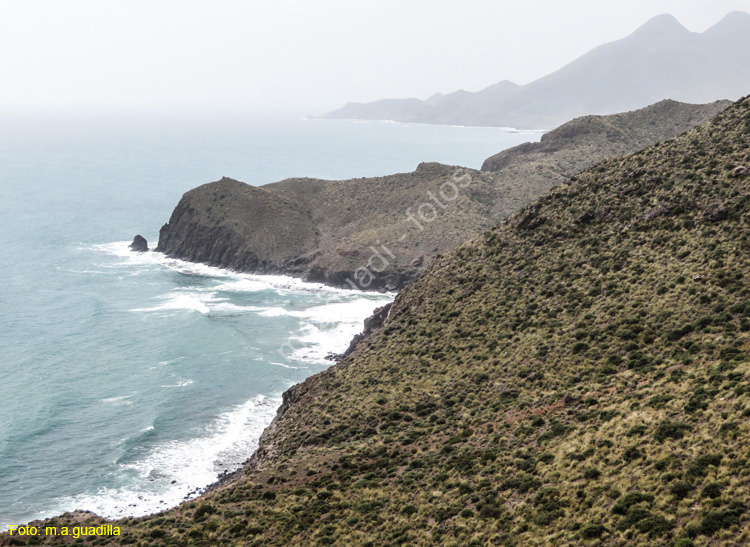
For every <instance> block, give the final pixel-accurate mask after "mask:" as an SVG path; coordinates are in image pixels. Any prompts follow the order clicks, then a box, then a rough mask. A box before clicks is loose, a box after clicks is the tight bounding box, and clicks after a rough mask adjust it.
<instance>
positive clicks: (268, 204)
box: [156, 101, 731, 290]
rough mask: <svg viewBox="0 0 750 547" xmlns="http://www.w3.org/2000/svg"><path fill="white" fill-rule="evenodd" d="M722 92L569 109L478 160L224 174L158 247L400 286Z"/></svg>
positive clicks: (335, 279)
mask: <svg viewBox="0 0 750 547" xmlns="http://www.w3.org/2000/svg"><path fill="white" fill-rule="evenodd" d="M729 104H731V103H729V102H726V101H724V102H717V103H713V104H710V105H688V104H683V103H677V102H674V101H663V102H661V103H658V104H656V105H653V106H650V107H648V108H645V109H642V110H639V111H635V112H628V113H623V114H617V115H613V116H586V117H583V118H579V119H575V120H573V121H571V122H569V123H566V124H564V125H562V126H561V127H559V128H557V129H555V130H554V131H551V132H550V133H548V134H546V135H544V137H543V138H542V142H541V143H538V144H537V143H528V144H524V145H521V146H519V147H515V148H512V149H510V150H506V151H504V152H501V153H499V154H497V155H495V156H493V157H491V158H489V159H488V160H487V161H486V162H485V163H484V166H483V167H482V171H477V170H473V169H467V168H460V167H455V166H447V165H440V164H437V163H424V164H421V165H420V166H419V167H418V168H417V169H416V170H415V171H414V172H412V173H401V174H396V175H389V176H385V177H374V178H359V179H351V180H343V181H326V180H318V179H309V178H297V179H288V180H284V181H281V182H277V183H274V184H267V185H265V186H261V187H255V186H250V185H248V184H244V183H242V182H239V181H237V180H233V179H230V178H226V177H225V178H223V179H221V180H219V181H217V182H213V183H210V184H205V185H203V186H199V187H198V188H195V189H193V190H190V191H189V192H187V193H186V194H185V195H184V196H183V197H182V199H181V200H180V202H179V203H178V205H177V207H176V208H175V210H174V212H173V213H172V216H171V218H170V220H169V223H167V224H166V225H164V227H163V228H162V229H161V232H160V234H159V244H158V247H157V248H156V250H157V251H161V252H164V253H166V254H168V255H170V256H173V257H175V258H181V259H185V260H190V261H195V262H203V263H206V264H210V265H214V266H220V267H224V268H231V269H234V270H238V271H243V272H255V273H281V274H286V275H293V276H298V277H302V278H304V279H306V280H309V281H316V282H322V283H326V284H329V285H333V286H337V287H345V288H352V289H366V290H399V289H401V288H403V287H404V286H406V285H408V284H409V283H411V282H413V281H414V280H415V279H416V278H417V277H418V276H419V275H421V274H422V272H424V271H425V269H427V268H428V267H429V266H430V265H431V264H432V262H433V261H434V260H435V257H437V256H439V255H442V254H445V253H447V252H449V251H450V250H452V249H453V248H455V247H456V246H458V245H459V244H461V243H463V242H464V241H467V240H470V239H473V238H476V237H478V236H479V235H481V234H482V233H483V232H484V231H485V230H487V229H489V228H490V227H492V226H493V225H495V224H496V223H497V222H498V221H499V220H501V219H503V218H505V217H507V216H508V215H510V214H512V213H514V212H515V211H517V210H519V209H520V208H522V207H523V206H525V205H527V204H528V203H531V202H532V201H534V200H535V199H537V198H538V197H539V196H541V195H543V194H544V193H546V192H547V191H549V190H550V189H551V188H553V187H554V186H555V185H557V184H559V183H561V182H563V181H564V180H566V178H568V177H570V176H572V175H573V174H575V173H577V172H578V171H580V170H582V169H584V168H586V167H588V166H590V165H592V164H594V163H596V162H598V161H601V160H603V159H604V158H606V157H610V156H612V155H617V154H623V153H629V152H635V151H637V150H640V149H642V148H644V147H646V146H649V145H651V144H654V143H656V142H660V141H663V140H666V139H669V138H672V137H674V136H676V135H678V134H680V133H682V132H684V131H686V130H688V129H690V128H691V127H694V126H695V125H698V124H701V123H705V122H706V121H708V120H709V119H711V118H712V117H713V116H715V115H716V114H718V113H719V112H721V111H722V110H723V109H725V108H726V107H727V106H728V105H729Z"/></svg>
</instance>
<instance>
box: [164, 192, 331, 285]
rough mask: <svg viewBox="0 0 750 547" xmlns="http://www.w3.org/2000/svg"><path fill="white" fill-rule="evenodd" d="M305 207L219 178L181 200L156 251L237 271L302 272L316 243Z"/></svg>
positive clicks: (270, 193)
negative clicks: (308, 254) (307, 254)
mask: <svg viewBox="0 0 750 547" xmlns="http://www.w3.org/2000/svg"><path fill="white" fill-rule="evenodd" d="M306 205H307V204H306V203H304V202H296V201H293V200H289V199H287V198H285V197H283V196H280V195H277V194H275V193H273V192H270V191H268V190H267V189H265V188H257V187H254V186H250V185H247V184H244V183H242V182H239V181H236V180H233V179H230V178H226V177H225V178H222V179H221V180H220V181H217V182H215V183H211V184H204V185H203V186H199V187H198V188H195V189H193V190H191V191H190V192H187V193H186V194H185V195H184V196H183V197H182V199H181V200H180V202H179V203H178V204H177V207H176V208H175V210H174V211H173V213H172V216H171V218H170V219H169V223H167V224H165V225H164V226H163V227H162V228H161V231H160V232H159V245H158V247H157V248H156V250H157V251H160V252H164V253H167V254H169V255H170V256H173V257H175V258H181V259H184V260H190V261H194V262H204V263H206V264H210V265H215V266H221V267H225V268H232V269H235V270H239V271H253V272H259V273H277V272H289V273H302V272H303V271H304V264H305V262H306V260H307V257H306V256H305V254H306V252H307V251H308V250H309V249H313V248H314V247H315V244H316V242H317V241H318V237H317V234H316V230H315V227H314V225H313V222H312V219H311V216H310V210H309V208H308V207H307V206H306Z"/></svg>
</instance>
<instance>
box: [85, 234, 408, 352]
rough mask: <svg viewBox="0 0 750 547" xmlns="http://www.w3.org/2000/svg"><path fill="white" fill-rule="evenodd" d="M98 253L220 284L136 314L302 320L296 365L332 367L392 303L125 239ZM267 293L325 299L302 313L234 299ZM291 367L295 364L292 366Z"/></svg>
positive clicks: (184, 291)
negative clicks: (173, 254) (145, 248)
mask: <svg viewBox="0 0 750 547" xmlns="http://www.w3.org/2000/svg"><path fill="white" fill-rule="evenodd" d="M96 249H97V250H99V251H102V252H105V253H108V254H111V255H115V256H117V257H120V258H122V259H123V263H124V264H126V265H127V266H128V267H132V266H134V265H137V266H140V267H149V268H153V267H158V268H163V267H166V268H169V269H172V270H176V271H179V272H181V273H184V274H186V275H197V276H204V277H207V278H211V279H213V280H215V284H214V285H210V286H206V285H201V286H195V287H188V288H186V287H180V288H179V289H175V290H173V291H172V292H170V293H169V294H167V295H164V296H162V297H159V300H160V302H159V303H158V304H157V305H155V306H151V307H145V308H136V309H133V310H132V311H134V312H145V313H158V314H159V315H160V316H161V317H168V316H171V315H174V314H175V313H179V312H186V311H187V312H196V313H201V314H203V315H207V316H226V315H239V314H245V313H250V314H256V315H258V316H261V317H269V318H271V317H284V316H290V317H296V318H298V319H299V320H300V322H301V326H300V329H299V330H298V331H297V332H295V333H292V334H291V336H290V339H289V342H290V344H291V345H292V347H293V348H294V350H293V351H292V352H291V353H287V354H286V357H287V358H288V359H290V360H292V361H294V360H297V361H305V362H314V363H317V364H330V362H329V361H326V360H325V358H326V356H327V355H329V354H331V353H341V352H343V351H344V350H345V349H346V348H347V347H348V345H349V342H350V341H351V339H352V337H353V336H354V335H355V334H358V333H359V332H361V331H362V325H363V321H364V319H365V318H366V317H368V316H369V315H370V314H371V313H372V311H373V310H374V309H375V308H377V307H378V306H382V305H384V304H386V303H387V302H390V301H392V300H393V295H392V294H381V293H355V292H352V291H351V290H347V289H337V288H333V287H328V286H326V285H322V284H320V283H307V282H304V281H301V280H299V279H296V278H293V277H288V276H282V275H254V274H243V273H237V272H233V271H230V270H225V269H222V268H215V267H213V266H206V265H205V264H198V263H193V262H186V261H183V260H177V259H173V258H169V257H167V256H165V255H164V254H162V253H157V252H154V251H150V252H147V253H135V252H132V251H131V250H130V249H129V248H128V242H126V241H120V242H115V243H108V244H104V245H98V246H96ZM267 290H272V291H274V292H276V293H277V294H279V295H283V296H290V297H293V296H294V295H295V294H300V293H314V294H316V295H318V296H317V297H318V298H319V297H322V299H321V300H322V301H321V303H320V304H309V303H308V304H306V306H305V307H303V308H302V309H299V308H294V307H293V306H286V307H285V306H279V305H278V304H276V305H271V306H267V307H263V306H258V305H248V306H243V305H239V304H237V303H236V302H232V301H230V299H232V298H235V297H236V295H241V294H243V293H245V294H252V293H257V292H260V291H267ZM287 365H290V366H294V364H293V363H287Z"/></svg>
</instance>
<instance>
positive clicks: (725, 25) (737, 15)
mask: <svg viewBox="0 0 750 547" xmlns="http://www.w3.org/2000/svg"><path fill="white" fill-rule="evenodd" d="M726 32H730V33H736V32H747V33H750V13H747V12H745V11H732V12H730V13H728V14H727V15H726V16H725V17H724V18H723V19H722V20H721V21H719V22H718V23H716V24H715V25H714V26H712V27H710V28H709V29H708V30H707V31H706V32H705V33H704V34H707V35H711V34H717V35H718V34H722V33H726Z"/></svg>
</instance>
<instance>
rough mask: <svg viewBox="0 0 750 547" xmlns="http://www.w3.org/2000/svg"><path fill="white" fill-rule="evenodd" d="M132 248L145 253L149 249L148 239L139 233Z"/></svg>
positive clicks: (131, 245)
mask: <svg viewBox="0 0 750 547" xmlns="http://www.w3.org/2000/svg"><path fill="white" fill-rule="evenodd" d="M130 250H131V251H135V252H137V253H145V252H146V251H148V241H146V238H145V237H143V236H142V235H140V234H139V235H137V236H135V237H134V238H133V243H131V244H130Z"/></svg>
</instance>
